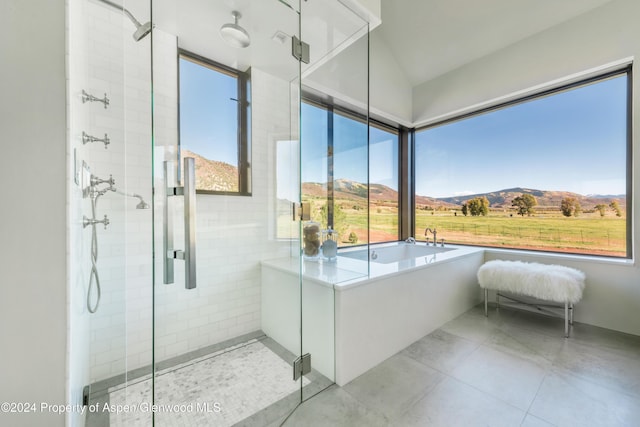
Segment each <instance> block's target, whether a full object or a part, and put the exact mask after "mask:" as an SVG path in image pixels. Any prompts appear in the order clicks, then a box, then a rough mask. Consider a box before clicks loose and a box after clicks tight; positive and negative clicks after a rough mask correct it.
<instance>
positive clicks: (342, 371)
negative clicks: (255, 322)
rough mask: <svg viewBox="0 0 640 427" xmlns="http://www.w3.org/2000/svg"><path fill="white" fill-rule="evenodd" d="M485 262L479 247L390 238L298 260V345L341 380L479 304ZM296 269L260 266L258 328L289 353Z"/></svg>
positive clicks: (294, 328)
mask: <svg viewBox="0 0 640 427" xmlns="http://www.w3.org/2000/svg"><path fill="white" fill-rule="evenodd" d="M368 261H370V262H368ZM483 261H484V250H483V249H482V248H473V247H459V246H445V247H440V246H438V247H434V246H427V245H426V244H425V243H416V244H406V243H404V242H394V243H384V244H376V245H370V246H369V247H368V248H366V247H354V248H344V249H341V250H340V251H339V252H338V257H337V260H336V261H334V262H308V261H307V262H304V263H303V279H304V280H303V284H302V290H303V295H302V296H303V297H302V304H303V307H302V314H303V320H302V325H303V328H304V329H303V334H304V337H305V338H304V342H303V344H304V347H305V352H307V351H309V352H310V353H311V354H312V366H313V367H314V369H318V370H319V371H320V372H321V373H322V374H323V375H325V376H327V377H328V378H330V379H332V380H334V381H335V382H336V383H337V384H338V385H341V386H342V385H345V384H347V383H348V382H349V381H351V380H352V379H354V378H356V377H357V376H359V375H361V374H362V373H364V372H366V371H367V370H369V369H370V368H372V367H374V366H376V365H377V364H379V363H380V362H382V361H384V360H385V359H387V358H388V357H390V356H392V355H394V354H395V353H397V352H398V351H400V350H402V349H404V348H406V347H407V346H409V345H410V344H412V343H413V342H415V341H416V340H418V339H420V338H421V337H423V336H424V335H427V334H429V333H430V332H432V331H433V330H435V329H437V328H439V327H440V326H442V325H443V324H444V323H446V322H447V321H449V320H451V319H453V318H455V317H457V316H459V315H460V314H462V313H464V312H465V311H467V310H469V309H470V308H471V307H473V306H475V305H476V304H479V303H480V302H481V300H482V298H481V292H480V288H479V287H478V284H477V279H476V272H477V270H478V268H479V267H480V265H482V263H483ZM298 268H299V264H298V261H297V260H296V259H294V258H287V259H279V260H270V261H264V262H263V263H262V329H263V331H264V332H265V333H266V334H267V335H269V336H271V337H273V338H274V339H275V340H276V341H278V342H280V343H281V344H282V345H284V346H285V347H287V348H288V347H289V346H290V347H291V349H290V351H293V352H294V353H296V352H297V351H296V349H297V350H298V351H299V338H297V337H299V328H300V323H299V321H298V319H299V317H300V311H299V303H300V293H299V289H300V284H299V280H298ZM296 316H297V317H296ZM283 325H286V326H283ZM285 329H286V331H285ZM287 339H289V340H290V344H289V345H287V344H286V343H285V342H286V341H287ZM296 346H297V347H296Z"/></svg>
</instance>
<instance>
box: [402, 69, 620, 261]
mask: <svg viewBox="0 0 640 427" xmlns="http://www.w3.org/2000/svg"><path fill="white" fill-rule="evenodd" d="M629 91H630V70H623V71H620V72H618V73H611V74H609V75H607V76H602V77H599V78H597V79H591V80H589V81H585V82H581V83H580V84H573V85H571V86H570V87H564V88H561V89H558V90H554V91H549V92H547V93H544V94H541V95H539V96H535V97H529V98H527V99H525V100H520V101H517V102H511V103H509V104H506V105H502V106H499V107H496V108H492V109H489V110H485V111H480V112H478V113H475V114H471V115H468V116H466V117H464V118H459V119H456V120H452V121H448V122H445V123H442V124H438V125H434V126H430V127H427V128H423V129H418V130H417V131H416V134H415V230H414V232H415V235H416V236H417V237H418V238H422V239H425V237H423V236H424V230H425V228H426V227H431V228H437V230H438V238H444V239H445V240H446V241H447V242H451V243H460V244H469V245H479V246H487V247H497V248H517V249H526V250H536V251H550V252H562V253H575V254H589V255H604V256H612V257H627V258H629V257H631V244H630V240H631V215H630V211H631V206H630V201H629V196H630V194H631V191H630V185H631V180H630V168H629V162H630V160H631V157H630V152H631V136H630V130H629V129H630V127H629V117H630V108H631V105H630V101H629V99H630V98H629Z"/></svg>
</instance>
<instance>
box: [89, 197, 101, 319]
mask: <svg viewBox="0 0 640 427" xmlns="http://www.w3.org/2000/svg"><path fill="white" fill-rule="evenodd" d="M97 204H98V197H92V198H91V215H92V219H91V276H90V277H89V289H88V290H87V310H89V313H95V312H96V311H97V310H98V305H99V304H100V276H99V275H98V234H97V232H96V222H97V221H96V205H97ZM94 284H95V288H96V302H95V304H94V305H93V306H92V305H91V294H92V291H91V290H92V289H93V288H94Z"/></svg>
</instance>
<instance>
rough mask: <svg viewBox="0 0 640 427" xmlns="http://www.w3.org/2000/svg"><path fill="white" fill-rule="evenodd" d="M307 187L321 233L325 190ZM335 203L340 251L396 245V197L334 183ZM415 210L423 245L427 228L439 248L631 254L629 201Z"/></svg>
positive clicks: (578, 199) (529, 194)
mask: <svg viewBox="0 0 640 427" xmlns="http://www.w3.org/2000/svg"><path fill="white" fill-rule="evenodd" d="M302 188H303V198H305V199H306V200H308V201H311V202H312V204H313V206H314V208H315V217H314V219H315V220H317V221H319V222H320V223H321V224H323V226H324V224H326V219H325V215H324V214H323V210H322V206H323V205H324V203H326V185H325V184H319V183H304V184H303V186H302ZM367 196H369V197H367ZM334 198H335V203H336V205H337V206H339V207H338V208H337V209H336V212H337V213H335V214H334V215H335V223H336V225H335V228H336V229H337V230H338V231H339V232H340V235H341V236H342V238H341V241H342V244H343V245H349V244H358V243H366V242H367V236H368V237H369V238H370V241H371V243H375V242H382V241H390V240H397V239H398V235H397V229H398V205H397V203H398V202H397V200H398V194H397V192H396V191H395V190H393V189H391V188H389V187H386V186H384V185H379V184H371V185H370V192H369V193H368V192H367V187H366V185H364V184H361V183H356V182H352V181H348V180H336V181H335V183H334ZM514 201H515V202H514ZM527 201H529V203H531V206H529V205H528V204H527ZM367 203H369V206H370V211H369V221H370V232H369V234H367V209H366V208H367ZM415 205H416V206H415V214H416V220H415V221H416V236H415V237H416V240H418V241H424V240H425V236H424V230H425V229H426V228H427V227H430V228H432V229H433V228H435V229H437V230H438V242H439V241H440V239H445V242H448V243H460V244H471V245H481V246H491V247H505V248H506V247H509V248H521V249H528V250H542V251H556V252H566V253H581V254H592V255H605V256H616V257H625V256H626V255H627V249H626V199H625V197H624V196H620V195H592V196H584V195H580V194H576V193H570V192H563V191H544V190H534V189H526V188H511V189H504V190H500V191H495V192H491V193H483V194H474V195H468V196H464V197H448V198H431V197H428V196H416V200H415ZM465 213H466V214H465ZM354 234H355V236H356V238H353V235H354ZM350 237H351V238H350ZM430 237H431V238H432V236H430Z"/></svg>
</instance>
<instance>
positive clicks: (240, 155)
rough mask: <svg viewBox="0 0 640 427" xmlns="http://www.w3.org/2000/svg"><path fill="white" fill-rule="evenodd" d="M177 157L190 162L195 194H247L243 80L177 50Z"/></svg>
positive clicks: (245, 84)
mask: <svg viewBox="0 0 640 427" xmlns="http://www.w3.org/2000/svg"><path fill="white" fill-rule="evenodd" d="M178 63H179V84H180V86H179V87H180V155H181V157H193V158H195V165H196V191H197V192H198V193H211V194H240V195H243V194H250V193H251V188H250V176H251V175H250V169H249V166H250V163H249V156H250V153H249V135H248V134H249V128H248V114H249V102H248V93H249V89H248V79H247V75H246V74H245V73H241V72H239V71H237V70H234V69H231V68H229V67H225V66H223V65H221V64H217V63H215V62H213V61H210V60H207V59H205V58H202V57H200V56H198V55H194V54H192V53H188V52H185V51H180V54H179V61H178Z"/></svg>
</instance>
